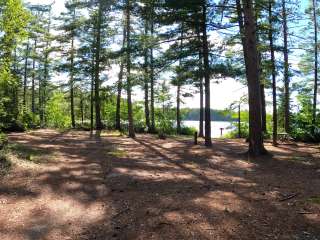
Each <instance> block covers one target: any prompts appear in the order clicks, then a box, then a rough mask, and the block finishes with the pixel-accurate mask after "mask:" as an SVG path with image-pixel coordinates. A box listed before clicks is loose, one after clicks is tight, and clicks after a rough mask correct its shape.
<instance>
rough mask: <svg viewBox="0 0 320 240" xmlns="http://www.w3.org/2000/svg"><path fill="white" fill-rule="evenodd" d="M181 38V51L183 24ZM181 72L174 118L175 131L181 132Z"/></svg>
mask: <svg viewBox="0 0 320 240" xmlns="http://www.w3.org/2000/svg"><path fill="white" fill-rule="evenodd" d="M180 37H181V40H180V51H181V52H182V51H183V24H182V25H181V35H180ZM179 66H180V68H181V69H182V57H180V58H179ZM181 74H183V73H182V72H181V70H180V72H179V77H178V81H177V112H176V120H177V133H178V134H180V133H181V111H180V105H181V85H182V76H181Z"/></svg>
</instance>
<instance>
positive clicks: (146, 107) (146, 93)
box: [143, 20, 150, 132]
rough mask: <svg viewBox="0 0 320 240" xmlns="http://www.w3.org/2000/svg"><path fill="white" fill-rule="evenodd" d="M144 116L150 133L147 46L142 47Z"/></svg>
mask: <svg viewBox="0 0 320 240" xmlns="http://www.w3.org/2000/svg"><path fill="white" fill-rule="evenodd" d="M144 24H145V26H144V27H145V36H147V35H148V21H147V20H145V22H144ZM143 67H144V114H145V119H146V127H147V131H148V132H149V131H150V109H149V71H148V68H149V62H148V48H147V44H145V46H144V66H143Z"/></svg>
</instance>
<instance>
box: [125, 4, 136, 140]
mask: <svg viewBox="0 0 320 240" xmlns="http://www.w3.org/2000/svg"><path fill="white" fill-rule="evenodd" d="M130 11H131V2H130V0H127V6H126V19H127V21H126V24H127V25H126V27H127V100H128V124H129V126H128V131H129V137H131V138H134V137H135V133H134V127H133V115H132V101H131V39H130V30H131V29H130V26H131V23H130Z"/></svg>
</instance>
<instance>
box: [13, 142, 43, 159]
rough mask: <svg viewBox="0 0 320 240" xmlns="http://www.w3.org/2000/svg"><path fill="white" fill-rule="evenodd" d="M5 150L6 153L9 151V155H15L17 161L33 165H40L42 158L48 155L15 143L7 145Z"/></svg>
mask: <svg viewBox="0 0 320 240" xmlns="http://www.w3.org/2000/svg"><path fill="white" fill-rule="evenodd" d="M7 149H8V151H10V153H12V154H13V155H16V156H17V157H18V158H19V159H21V160H25V161H29V162H33V163H42V162H43V156H44V155H48V154H49V152H48V151H47V150H43V149H35V148H32V147H29V146H26V145H22V144H17V143H15V144H10V145H8V147H7Z"/></svg>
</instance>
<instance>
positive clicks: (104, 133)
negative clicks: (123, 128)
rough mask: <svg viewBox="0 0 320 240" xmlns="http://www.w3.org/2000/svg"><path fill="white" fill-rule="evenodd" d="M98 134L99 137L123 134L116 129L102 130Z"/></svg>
mask: <svg viewBox="0 0 320 240" xmlns="http://www.w3.org/2000/svg"><path fill="white" fill-rule="evenodd" d="M100 136H101V137H121V136H123V134H122V133H121V132H120V131H117V130H108V131H102V132H101V134H100Z"/></svg>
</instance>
